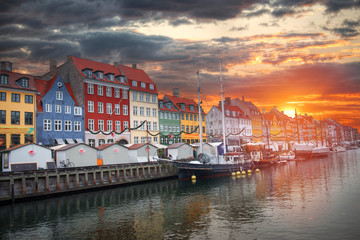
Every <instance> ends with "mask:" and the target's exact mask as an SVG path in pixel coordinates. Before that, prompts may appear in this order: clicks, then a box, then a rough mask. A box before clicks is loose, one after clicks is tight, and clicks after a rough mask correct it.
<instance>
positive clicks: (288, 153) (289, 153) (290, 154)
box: [279, 151, 295, 161]
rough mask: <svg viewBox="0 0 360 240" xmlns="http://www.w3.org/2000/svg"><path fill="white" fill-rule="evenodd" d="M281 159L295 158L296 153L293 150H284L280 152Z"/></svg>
mask: <svg viewBox="0 0 360 240" xmlns="http://www.w3.org/2000/svg"><path fill="white" fill-rule="evenodd" d="M279 158H280V161H284V160H285V161H288V160H294V159H295V153H294V152H293V151H284V152H281V153H280V154H279Z"/></svg>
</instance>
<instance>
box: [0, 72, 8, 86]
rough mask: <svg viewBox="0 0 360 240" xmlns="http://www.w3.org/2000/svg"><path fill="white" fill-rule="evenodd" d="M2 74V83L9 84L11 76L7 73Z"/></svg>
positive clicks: (0, 82)
mask: <svg viewBox="0 0 360 240" xmlns="http://www.w3.org/2000/svg"><path fill="white" fill-rule="evenodd" d="M0 76H1V77H0V84H2V85H8V84H9V82H8V79H9V76H8V75H6V74H1V75H0Z"/></svg>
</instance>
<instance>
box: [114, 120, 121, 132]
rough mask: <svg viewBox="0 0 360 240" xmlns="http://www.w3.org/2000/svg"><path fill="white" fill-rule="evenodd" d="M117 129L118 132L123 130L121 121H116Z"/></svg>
mask: <svg viewBox="0 0 360 240" xmlns="http://www.w3.org/2000/svg"><path fill="white" fill-rule="evenodd" d="M115 131H116V132H120V131H121V121H115Z"/></svg>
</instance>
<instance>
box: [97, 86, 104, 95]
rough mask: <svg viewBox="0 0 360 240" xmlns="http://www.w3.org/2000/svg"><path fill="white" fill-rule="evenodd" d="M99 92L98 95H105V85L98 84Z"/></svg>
mask: <svg viewBox="0 0 360 240" xmlns="http://www.w3.org/2000/svg"><path fill="white" fill-rule="evenodd" d="M97 94H98V96H103V95H104V88H103V86H101V85H98V86H97Z"/></svg>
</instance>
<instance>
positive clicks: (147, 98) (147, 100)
mask: <svg viewBox="0 0 360 240" xmlns="http://www.w3.org/2000/svg"><path fill="white" fill-rule="evenodd" d="M146 102H150V93H146Z"/></svg>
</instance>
